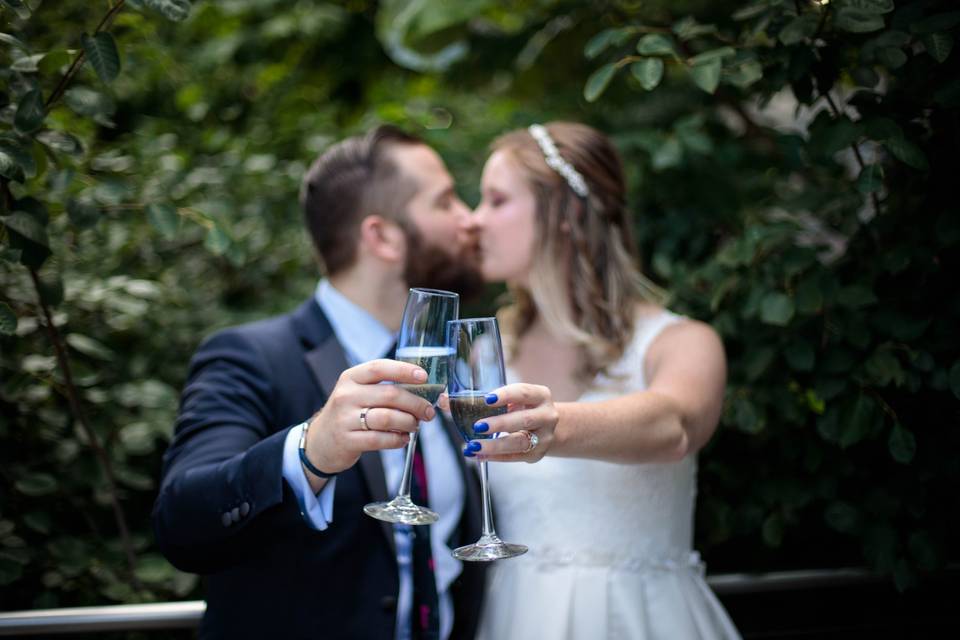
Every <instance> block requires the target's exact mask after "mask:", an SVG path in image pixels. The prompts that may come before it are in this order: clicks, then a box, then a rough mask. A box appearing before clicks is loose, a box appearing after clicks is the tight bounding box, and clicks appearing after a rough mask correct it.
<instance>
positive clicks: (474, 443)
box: [467, 440, 481, 451]
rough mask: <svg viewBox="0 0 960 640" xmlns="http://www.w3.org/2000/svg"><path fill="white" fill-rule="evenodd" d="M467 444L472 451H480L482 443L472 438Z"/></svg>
mask: <svg viewBox="0 0 960 640" xmlns="http://www.w3.org/2000/svg"><path fill="white" fill-rule="evenodd" d="M467 446H468V447H470V450H471V451H480V446H481V445H480V443H479V442H477V441H476V440H471V441H470V442H469V443H467Z"/></svg>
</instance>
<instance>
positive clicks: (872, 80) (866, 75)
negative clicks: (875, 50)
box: [850, 66, 880, 89]
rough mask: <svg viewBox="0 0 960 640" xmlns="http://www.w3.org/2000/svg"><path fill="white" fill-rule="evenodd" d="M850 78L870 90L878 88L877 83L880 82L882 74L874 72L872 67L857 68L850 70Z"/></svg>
mask: <svg viewBox="0 0 960 640" xmlns="http://www.w3.org/2000/svg"><path fill="white" fill-rule="evenodd" d="M850 77H851V78H853V81H854V82H855V83H857V85H858V86H861V87H866V88H868V89H871V88H873V87H875V86H877V83H878V82H880V74H878V73H877V72H876V71H874V70H873V68H872V67H866V66H864V67H855V68H854V69H851V70H850Z"/></svg>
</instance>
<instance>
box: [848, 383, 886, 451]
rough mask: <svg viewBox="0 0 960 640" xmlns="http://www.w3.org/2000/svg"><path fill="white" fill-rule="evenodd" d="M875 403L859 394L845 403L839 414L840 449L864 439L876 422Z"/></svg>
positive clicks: (866, 396) (865, 395)
mask: <svg viewBox="0 0 960 640" xmlns="http://www.w3.org/2000/svg"><path fill="white" fill-rule="evenodd" d="M878 417H879V416H878V410H877V402H876V400H874V399H873V398H872V397H870V396H869V395H867V394H866V393H862V392H861V393H859V394H858V395H857V397H856V399H855V400H853V401H852V402H847V404H846V405H845V406H844V408H843V410H842V411H841V414H840V448H841V449H846V448H848V447H851V446H853V445H855V444H857V443H858V442H860V441H862V440H863V439H864V438H866V437H867V436H868V435H869V434H870V432H871V431H872V430H873V429H874V427H876V425H877V422H878Z"/></svg>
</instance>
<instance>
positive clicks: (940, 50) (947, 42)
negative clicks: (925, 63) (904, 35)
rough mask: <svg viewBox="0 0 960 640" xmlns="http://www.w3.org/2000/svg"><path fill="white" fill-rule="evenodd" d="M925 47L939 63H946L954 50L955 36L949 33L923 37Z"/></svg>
mask: <svg viewBox="0 0 960 640" xmlns="http://www.w3.org/2000/svg"><path fill="white" fill-rule="evenodd" d="M923 46H924V47H926V49H927V53H929V54H930V57H932V58H933V59H934V60H936V61H937V62H941V63H942V62H946V60H947V58H949V57H950V52H951V51H952V50H953V36H951V35H950V34H949V33H931V34H930V35H927V36H924V37H923Z"/></svg>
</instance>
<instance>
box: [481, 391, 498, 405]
mask: <svg viewBox="0 0 960 640" xmlns="http://www.w3.org/2000/svg"><path fill="white" fill-rule="evenodd" d="M497 399H498V398H497V394H495V393H488V394H487V396H486V397H485V398H484V401H485V402H486V403H487V404H495V403H496V402H497Z"/></svg>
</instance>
